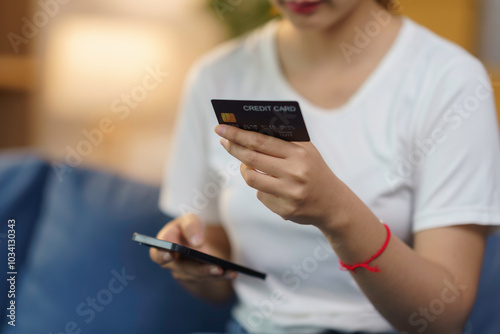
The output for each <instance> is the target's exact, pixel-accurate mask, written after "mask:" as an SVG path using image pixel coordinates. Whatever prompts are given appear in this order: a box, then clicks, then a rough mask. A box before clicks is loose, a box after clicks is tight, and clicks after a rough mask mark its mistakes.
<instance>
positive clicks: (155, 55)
mask: <svg viewBox="0 0 500 334" xmlns="http://www.w3.org/2000/svg"><path fill="white" fill-rule="evenodd" d="M392 9H393V10H394V11H397V12H400V13H402V14H404V15H407V16H409V17H411V18H413V19H414V20H415V21H417V22H419V23H421V24H423V25H425V26H427V27H428V28H430V29H431V30H433V31H435V32H436V33H438V34H440V35H442V36H444V37H445V38H448V39H450V40H451V41H453V42H455V43H457V44H459V45H461V46H462V47H464V48H465V49H467V50H468V51H469V52H471V53H472V54H474V55H475V56H477V57H479V58H480V59H481V60H482V61H483V62H484V64H485V65H486V66H487V69H488V71H489V73H490V74H491V78H492V81H493V82H494V88H495V92H496V100H497V104H498V102H500V38H499V37H498V36H499V33H500V21H499V20H498V18H499V17H500V0H398V1H395V2H394V4H393V8H392ZM275 15H277V13H276V12H275V10H274V9H273V8H271V7H270V6H269V4H268V3H267V1H265V0H263V1H260V0H142V1H137V0H85V1H84V0H80V1H78V0H73V1H70V0H2V1H1V2H0V36H1V38H0V149H13V148H36V149H39V150H40V151H42V152H43V153H44V154H46V155H47V156H48V157H49V158H50V159H51V161H63V162H68V163H70V164H72V165H74V166H92V167H97V168H104V169H107V170H110V171H113V172H116V173H118V174H121V175H124V176H126V177H130V178H133V179H137V180H140V181H143V182H147V183H151V184H158V183H159V181H160V180H161V175H162V170H163V166H164V161H165V159H166V157H167V155H168V148H169V144H170V137H171V132H172V127H173V124H174V121H175V117H176V113H177V110H178V102H179V97H180V94H181V91H182V86H183V81H184V77H185V75H186V72H187V71H188V69H189V67H190V66H191V64H192V63H193V62H194V61H195V60H196V59H197V58H198V57H199V56H200V55H202V54H203V53H205V52H206V51H208V50H209V49H211V48H213V47H214V46H216V45H217V44H220V43H221V42H223V41H225V40H227V39H229V38H233V37H235V36H238V35H240V34H243V33H244V32H246V31H248V30H249V29H252V28H253V27H255V26H258V25H260V24H262V23H263V22H265V21H267V20H268V19H270V18H272V17H274V16H275ZM498 109H499V110H500V106H499V108H498Z"/></svg>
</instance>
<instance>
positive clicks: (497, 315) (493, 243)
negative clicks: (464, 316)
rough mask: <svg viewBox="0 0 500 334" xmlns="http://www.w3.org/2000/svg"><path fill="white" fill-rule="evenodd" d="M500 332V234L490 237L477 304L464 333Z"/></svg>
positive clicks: (486, 333)
mask: <svg viewBox="0 0 500 334" xmlns="http://www.w3.org/2000/svg"><path fill="white" fill-rule="evenodd" d="M499 333H500V234H495V235H492V236H490V237H489V238H488V243H487V245H486V252H485V255H484V261H483V268H482V271H481V280H480V282H479V290H478V292H477V297H476V304H475V305H474V308H473V310H472V314H471V316H470V318H469V322H468V324H467V326H466V328H465V330H464V334H499Z"/></svg>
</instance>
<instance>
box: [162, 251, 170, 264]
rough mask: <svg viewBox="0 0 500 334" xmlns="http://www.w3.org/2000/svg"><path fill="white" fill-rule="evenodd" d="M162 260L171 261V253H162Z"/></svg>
mask: <svg viewBox="0 0 500 334" xmlns="http://www.w3.org/2000/svg"><path fill="white" fill-rule="evenodd" d="M163 260H164V261H165V262H170V261H172V255H170V253H165V254H163Z"/></svg>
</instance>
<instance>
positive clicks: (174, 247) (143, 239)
mask: <svg viewBox="0 0 500 334" xmlns="http://www.w3.org/2000/svg"><path fill="white" fill-rule="evenodd" d="M132 240H134V241H136V242H138V243H139V244H142V245H145V246H149V247H155V248H158V249H163V250H168V251H171V252H176V253H179V254H180V255H181V257H184V258H189V259H192V260H195V261H198V262H202V263H208V264H215V265H217V266H220V267H221V268H222V269H229V270H233V271H237V272H240V273H242V274H246V275H249V276H253V277H256V278H260V279H263V280H265V279H266V274H264V273H261V272H259V271H256V270H253V269H250V268H247V267H244V266H240V265H239V264H236V263H233V262H229V261H226V260H223V259H221V258H218V257H215V256H212V255H208V254H206V253H203V252H200V251H197V250H195V249H192V248H189V247H187V246H183V245H179V244H176V243H173V242H169V241H165V240H160V239H156V238H153V237H150V236H147V235H144V234H139V233H134V236H133V237H132Z"/></svg>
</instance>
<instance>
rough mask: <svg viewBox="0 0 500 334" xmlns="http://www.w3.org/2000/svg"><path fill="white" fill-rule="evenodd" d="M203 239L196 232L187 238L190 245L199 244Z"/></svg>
mask: <svg viewBox="0 0 500 334" xmlns="http://www.w3.org/2000/svg"><path fill="white" fill-rule="evenodd" d="M202 241H203V238H202V236H201V235H200V234H196V235H194V236H193V237H191V239H190V240H189V242H190V243H191V245H193V246H200V245H201V243H202Z"/></svg>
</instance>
